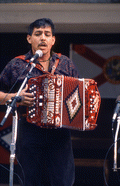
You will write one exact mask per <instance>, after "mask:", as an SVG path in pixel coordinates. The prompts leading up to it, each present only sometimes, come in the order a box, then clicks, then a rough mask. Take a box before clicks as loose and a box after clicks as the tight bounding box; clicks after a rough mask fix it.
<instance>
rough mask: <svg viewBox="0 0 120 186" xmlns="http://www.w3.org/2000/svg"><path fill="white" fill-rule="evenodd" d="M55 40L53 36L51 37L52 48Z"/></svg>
mask: <svg viewBox="0 0 120 186" xmlns="http://www.w3.org/2000/svg"><path fill="white" fill-rule="evenodd" d="M55 40H56V38H55V36H53V37H52V46H53V45H54V44H55Z"/></svg>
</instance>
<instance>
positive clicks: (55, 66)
mask: <svg viewBox="0 0 120 186" xmlns="http://www.w3.org/2000/svg"><path fill="white" fill-rule="evenodd" d="M57 55H58V56H59V57H60V56H61V53H58V54H57ZM15 58H19V59H22V60H25V58H26V56H25V55H20V56H17V57H15ZM25 61H26V62H27V63H29V60H25ZM58 63H59V58H58V59H56V60H55V64H54V65H53V67H52V71H51V74H52V75H53V74H54V72H55V69H56V68H57V66H58ZM35 67H36V68H37V69H39V70H41V71H42V72H43V73H46V71H44V70H42V68H41V66H40V65H39V64H38V63H37V64H36V66H35ZM47 73H49V72H47Z"/></svg>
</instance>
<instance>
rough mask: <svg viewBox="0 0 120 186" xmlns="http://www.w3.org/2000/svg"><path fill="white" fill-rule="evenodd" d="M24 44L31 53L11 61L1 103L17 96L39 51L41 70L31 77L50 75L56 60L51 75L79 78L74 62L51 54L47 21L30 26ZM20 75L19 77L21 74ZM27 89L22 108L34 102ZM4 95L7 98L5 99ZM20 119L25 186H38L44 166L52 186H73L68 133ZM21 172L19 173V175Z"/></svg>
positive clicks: (0, 83) (0, 80) (0, 86)
mask: <svg viewBox="0 0 120 186" xmlns="http://www.w3.org/2000/svg"><path fill="white" fill-rule="evenodd" d="M27 41H28V43H29V44H30V45H31V50H30V51H29V52H28V53H27V54H25V56H24V58H21V57H17V58H14V59H13V60H11V61H10V62H9V63H8V64H7V65H6V67H5V69H4V70H3V72H2V73H1V76H0V90H1V92H0V102H1V104H5V102H6V101H7V100H9V99H11V97H14V96H15V95H16V92H17V91H18V89H19V87H20V85H21V83H22V82H23V80H24V78H25V77H26V74H27V73H28V70H29V68H30V67H28V68H27V69H25V66H26V64H27V60H30V59H31V58H32V56H33V55H34V54H35V52H36V51H37V50H38V49H39V50H41V51H42V52H43V56H42V57H40V58H38V59H37V60H36V61H37V64H38V65H39V67H40V69H38V68H34V69H33V71H32V73H31V77H36V76H41V75H43V73H47V71H48V72H51V71H52V67H53V66H54V64H55V62H56V60H59V63H58V66H57V67H56V69H55V72H54V74H59V75H62V74H63V75H65V76H72V77H76V78H77V77H78V73H77V71H76V69H75V67H74V64H73V62H72V61H71V60H70V59H69V58H68V57H66V56H64V55H61V56H60V57H59V55H58V54H56V53H53V52H52V46H53V45H54V44H55V33H54V24H53V22H52V21H51V20H50V19H47V18H43V19H38V20H36V21H34V22H33V23H31V24H30V26H29V29H28V35H27ZM23 69H24V72H23V74H22V75H21V76H20V74H21V72H22V71H23ZM19 76H20V78H19V79H18V82H17V84H16V85H15V86H14V88H13V89H12V92H11V93H9V94H8V95H7V92H8V91H9V90H10V88H11V87H12V85H13V84H14V83H15V81H16V79H17V78H18V77H19ZM27 89H28V85H26V86H25V88H24V89H23V90H22V92H21V94H20V95H21V96H22V98H23V99H22V101H21V103H19V105H20V107H21V106H31V105H32V104H33V101H34V98H33V95H32V93H28V92H27ZM6 95H7V96H6ZM19 114H20V119H19V127H18V137H17V151H16V157H17V158H18V160H19V163H20V164H21V166H22V169H23V174H24V176H23V177H24V179H23V182H24V186H41V185H42V181H41V176H42V172H43V171H42V170H43V167H44V165H45V163H44V162H46V166H47V169H48V173H49V184H50V185H51V186H72V185H73V183H74V176H75V169H74V158H73V152H72V145H71V136H70V131H69V130H68V129H63V128H61V129H46V128H40V127H38V126H36V125H34V124H30V123H28V122H27V121H26V117H25V116H26V114H25V111H23V109H21V110H19ZM21 172H22V171H21Z"/></svg>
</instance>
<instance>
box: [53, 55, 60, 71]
mask: <svg viewBox="0 0 120 186" xmlns="http://www.w3.org/2000/svg"><path fill="white" fill-rule="evenodd" d="M57 55H58V56H59V57H60V56H61V53H58V54H57ZM58 63H59V58H58V59H56V60H55V64H54V65H53V67H52V71H51V74H52V75H53V74H54V72H55V69H56V68H57V66H58Z"/></svg>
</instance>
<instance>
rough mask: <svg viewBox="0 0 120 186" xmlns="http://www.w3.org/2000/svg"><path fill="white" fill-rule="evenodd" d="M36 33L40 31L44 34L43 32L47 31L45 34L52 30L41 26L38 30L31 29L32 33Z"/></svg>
mask: <svg viewBox="0 0 120 186" xmlns="http://www.w3.org/2000/svg"><path fill="white" fill-rule="evenodd" d="M37 31H38V32H39V31H42V32H43V31H44V32H45V31H47V32H48V31H49V32H52V29H51V27H50V26H41V27H39V28H34V29H33V32H37Z"/></svg>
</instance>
